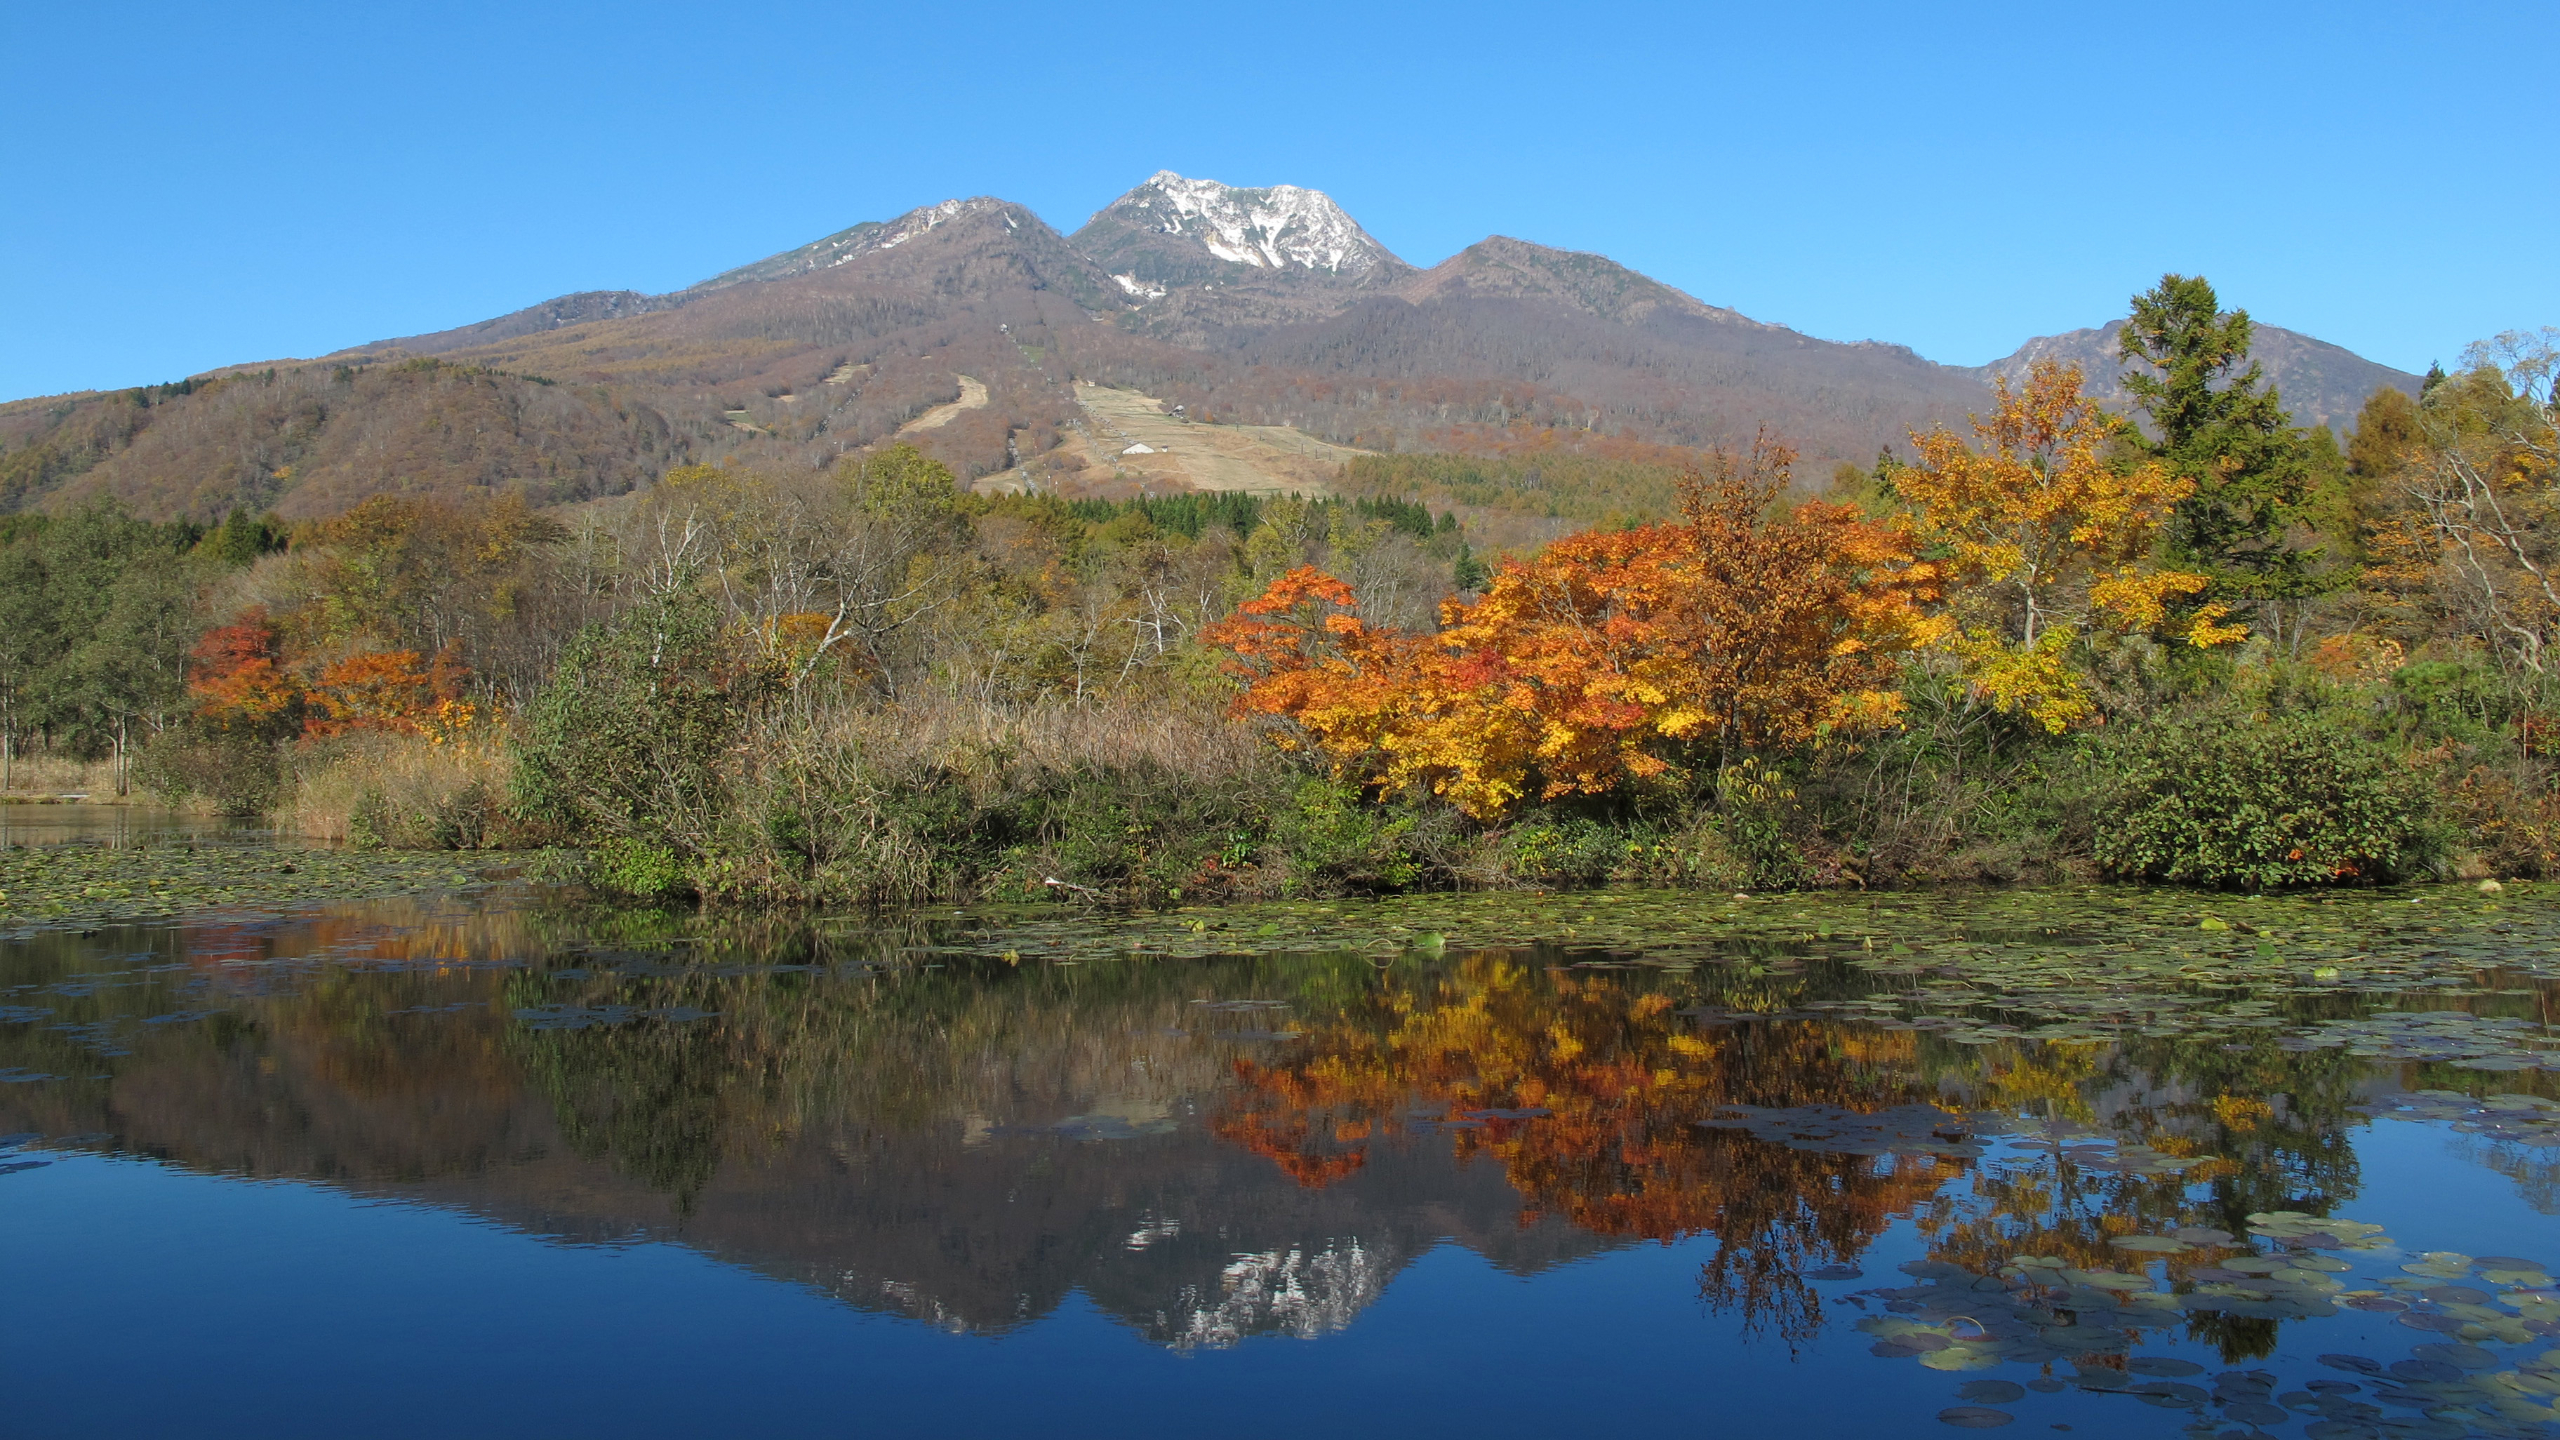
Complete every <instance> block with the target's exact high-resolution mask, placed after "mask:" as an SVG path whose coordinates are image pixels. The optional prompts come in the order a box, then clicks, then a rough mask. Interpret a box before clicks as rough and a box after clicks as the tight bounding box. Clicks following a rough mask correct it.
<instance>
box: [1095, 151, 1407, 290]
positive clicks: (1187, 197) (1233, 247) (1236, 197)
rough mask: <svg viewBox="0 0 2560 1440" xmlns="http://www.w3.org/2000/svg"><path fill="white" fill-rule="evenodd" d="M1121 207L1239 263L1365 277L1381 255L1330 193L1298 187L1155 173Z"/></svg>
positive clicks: (1159, 228)
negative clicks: (1246, 185)
mask: <svg viewBox="0 0 2560 1440" xmlns="http://www.w3.org/2000/svg"><path fill="white" fill-rule="evenodd" d="M1122 207H1126V209H1127V210H1134V211H1137V212H1140V216H1143V223H1145V224H1146V225H1147V227H1148V228H1150V229H1153V230H1156V231H1159V232H1161V233H1163V234H1166V235H1184V236H1188V237H1190V238H1191V239H1193V240H1196V241H1198V242H1199V243H1200V245H1201V247H1202V248H1204V249H1206V250H1207V251H1208V252H1209V253H1210V254H1212V255H1214V256H1216V257H1218V258H1219V259H1221V260H1227V261H1232V262H1234V263H1236V264H1239V265H1252V266H1255V267H1257V268H1262V269H1269V270H1286V269H1288V268H1290V267H1291V266H1299V267H1302V268H1305V269H1308V270H1323V271H1326V272H1328V273H1331V274H1335V275H1365V274H1367V273H1368V272H1369V271H1371V270H1374V269H1376V268H1377V267H1378V264H1379V263H1380V261H1381V260H1382V259H1384V258H1385V256H1386V250H1385V247H1383V246H1381V245H1379V244H1378V242H1377V241H1375V240H1372V239H1370V238H1369V235H1368V232H1366V231H1364V230H1362V229H1361V228H1360V226H1359V223H1358V222H1356V221H1354V220H1353V219H1352V218H1351V217H1350V216H1349V215H1347V214H1345V213H1343V210H1342V207H1341V206H1339V205H1336V204H1334V203H1333V199H1332V197H1331V196H1328V195H1326V194H1325V193H1324V192H1323V191H1321V190H1306V189H1301V188H1300V187H1298V186H1295V185H1273V186H1270V187H1268V188H1266V189H1259V190H1249V189H1244V188H1242V187H1239V186H1235V185H1222V184H1220V183H1219V182H1217V181H1215V180H1193V179H1189V178H1187V177H1184V176H1181V175H1176V174H1174V173H1173V172H1172V171H1170V170H1159V171H1157V172H1156V173H1155V174H1154V175H1152V176H1149V177H1148V178H1147V182H1146V183H1145V184H1144V185H1141V186H1139V187H1138V188H1137V189H1136V190H1133V191H1131V192H1130V193H1129V194H1128V195H1127V196H1126V197H1124V198H1123V199H1122V200H1121V201H1120V204H1119V206H1115V207H1114V208H1115V209H1117V208H1122ZM1132 218H1139V216H1133V217H1132ZM1124 287H1125V282H1124ZM1132 293H1135V291H1134V290H1132Z"/></svg>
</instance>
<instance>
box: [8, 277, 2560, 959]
mask: <svg viewBox="0 0 2560 1440" xmlns="http://www.w3.org/2000/svg"><path fill="white" fill-rule="evenodd" d="M2125 334H2126V337H2127V339H2126V344H2127V346H2128V357H2129V359H2130V360H2135V361H2142V360H2149V361H2152V362H2154V363H2152V364H2150V365H2146V366H2141V367H2139V368H2138V369H2137V370H2136V371H2135V372H2134V373H2132V374H2131V375H2130V376H2129V377H2128V385H2129V387H2130V388H2131V389H2132V390H2133V392H2134V395H2135V398H2136V401H2137V411H2136V414H2135V415H2133V416H2130V417H2127V416H2118V415H2114V414H2111V413H2108V412H2105V411H2102V410H2101V409H2099V407H2098V406H2097V405H2096V404H2095V402H2093V401H2091V400H2089V399H2088V398H2087V397H2086V394H2085V392H2084V389H2083V383H2084V378H2085V377H2083V376H2082V375H2080V374H2079V372H2078V371H2077V370H2075V369H2072V368H2070V367H2066V366H2060V365H2051V364H2044V365H2039V366H2038V367H2037V368H2036V369H2035V371H2034V373H2033V374H2032V375H2030V376H2029V377H2028V378H2027V379H2026V380H2024V381H2022V382H2020V383H2019V384H2017V385H2015V386H2010V385H2007V384H2005V383H2004V384H2003V386H2002V387H2001V390H2000V394H1999V403H1998V407H1997V409H1996V411H1995V412H1994V413H1991V414H1986V415H1983V416H1980V417H1977V419H1976V421H1975V424H1974V426H1973V429H1972V431H1971V433H1969V434H1957V433H1953V432H1947V431H1940V432H1936V433H1933V434H1930V435H1915V436H1913V437H1912V442H1911V445H1910V446H1909V447H1908V450H1907V452H1905V453H1903V454H1901V455H1899V456H1897V455H1896V454H1892V453H1888V454H1886V455H1883V456H1880V457H1879V458H1878V460H1877V462H1876V464H1875V465H1874V466H1873V467H1871V468H1860V467H1856V466H1846V465H1844V466H1842V467H1840V468H1839V470H1838V471H1836V472H1835V473H1834V474H1832V475H1831V476H1830V477H1828V479H1827V482H1816V481H1813V480H1810V479H1808V477H1804V476H1801V475H1799V474H1797V473H1796V472H1795V469H1794V465H1793V461H1794V457H1793V455H1792V454H1791V453H1790V452H1789V451H1788V449H1787V448H1786V447H1785V446H1784V445H1783V444H1782V443H1780V442H1778V441H1777V440H1775V439H1774V438H1770V437H1763V438H1762V439H1761V440H1760V441H1758V442H1756V443H1754V444H1752V445H1750V446H1747V447H1736V448H1733V449H1730V450H1723V451H1702V452H1700V453H1699V456H1698V458H1697V460H1696V462H1695V463H1694V464H1693V465H1688V466H1672V465H1665V464H1662V463H1659V462H1658V460H1657V459H1654V458H1648V459H1646V460H1642V461H1624V462H1617V461H1605V460H1596V459H1593V458H1591V457H1589V456H1580V457H1563V458H1561V459H1556V457H1549V458H1550V459H1554V460H1555V463H1553V464H1552V465H1547V464H1542V462H1541V459H1540V456H1539V453H1538V452H1537V451H1536V450H1535V449H1534V448H1523V449H1520V450H1517V451H1514V452H1510V453H1506V454H1505V455H1503V456H1500V457H1494V458H1469V457H1462V456H1437V455H1435V456H1397V455H1380V456H1364V457H1361V458H1359V459H1357V460H1354V461H1353V462H1351V463H1350V464H1348V465H1346V466H1345V468H1344V470H1343V473H1342V476H1341V478H1340V480H1339V481H1338V482H1337V486H1336V493H1335V494H1334V495H1331V496H1327V497H1321V498H1314V499H1307V498H1295V497H1290V498H1272V497H1255V496H1246V495H1237V494H1198V493H1184V494H1177V495H1168V496H1157V497H1142V498H1139V499H1133V500H1123V501H1101V500H1067V499H1060V498H1058V497H1055V496H1044V495H1008V496H979V495H973V494H967V493H964V492H963V491H962V490H961V489H960V487H959V486H958V485H957V483H956V481H955V479H954V477H953V475H952V474H951V472H950V471H949V470H947V469H946V468H944V467H943V466H942V465H940V464H939V463H937V462H936V461H934V460H933V459H931V458H930V457H929V456H927V455H925V454H923V453H920V452H919V451H917V450H915V449H913V448H911V447H909V446H905V445H896V446H891V447H889V448H886V449H882V450H878V451H873V452H865V453H858V454H854V455H851V456H848V457H846V458H845V459H844V460H843V461H842V462H841V463H840V464H838V465H837V466H836V467H835V468H833V469H832V470H828V471H825V472H822V473H813V474H763V473H751V472H748V471H745V470H737V469H723V468H714V467H707V466H694V467H685V468H680V469H677V470H674V471H671V472H669V473H668V474H667V475H666V476H664V477H663V478H662V479H661V480H660V481H659V482H658V483H657V484H656V485H655V486H653V487H651V488H649V489H647V490H645V491H642V492H639V493H636V494H634V495H632V496H629V497H625V499H624V500H623V501H621V502H618V503H616V504H613V505H609V506H590V507H582V508H579V509H577V510H574V511H564V512H548V511H539V510H536V509H533V508H531V507H530V506H528V505H527V504H526V502H525V501H524V500H523V499H522V497H521V496H517V495H510V494H506V493H496V494H494V495H493V497H492V498H490V499H489V500H487V501H485V502H480V503H476V504H463V505H449V504H440V503H427V502H412V501H407V500H401V499H397V498H384V499H377V500H373V501H368V502H366V503H365V504H364V505H362V506H359V507H358V508H357V509H355V510H353V511H350V512H348V513H347V514H345V515H342V516H339V517H336V518H333V519H329V520H325V521H318V522H308V523H303V524H297V525H293V526H286V525H284V524H282V523H280V522H278V521H275V520H274V519H272V518H271V517H270V518H266V519H260V518H256V517H251V516H248V515H246V514H245V513H235V514H233V515H232V516H230V517H229V518H228V519H227V520H224V521H223V522H222V523H220V524H217V525H213V526H210V527H206V526H203V525H196V524H190V523H185V522H179V523H172V524H154V523H149V522H145V521H141V520H138V519H134V518H132V517H130V516H127V515H125V514H123V513H121V512H119V511H117V510H115V509H113V508H112V507H108V506H92V507H90V508H86V509H80V510H75V511H70V512H66V513H64V514H61V515H53V516H14V517H6V518H0V605H5V606H6V607H7V612H8V613H5V614H0V637H5V638H0V650H5V652H6V653H0V738H5V742H6V743H5V747H0V748H5V754H0V769H4V770H6V771H7V774H6V775H5V776H0V786H5V787H9V788H11V789H26V788H32V787H33V786H34V785H37V784H41V785H43V786H51V785H54V784H55V783H56V782H57V780H64V781H65V782H66V788H72V787H71V786H70V785H69V784H68V783H67V782H68V781H70V780H76V781H77V785H78V788H85V789H87V790H88V792H89V793H90V794H91V795H92V796H93V797H95V798H105V797H108V796H131V795H141V794H148V795H151V796H153V797H155V798H157V799H159V800H161V801H163V802H165V803H172V804H177V805H182V806H188V807H192V808H196V809H199V810H203V811H207V812H216V813H224V814H239V815H257V816H269V817H272V818H273V820H274V823H275V824H276V825H277V827H278V828H279V830H280V831H282V832H285V833H288V834H292V835H297V836H302V837H306V838H310V839H314V840H318V841H323V842H328V843H332V844H337V845H343V846H345V847H348V849H349V850H350V851H352V852H365V851H376V850H385V851H419V852H441V851H476V850H517V849H528V850H529V849H540V848H544V847H559V848H564V849H567V850H572V851H576V852H579V853H582V854H584V855H585V856H586V860H585V862H584V872H583V873H584V877H585V878H586V879H587V880H588V881H590V882H591V883H593V884H595V885H597V886H600V887H602V888H604V889H607V890H610V891H614V892H619V893H622V894H627V895H632V896H639V897H650V898H687V899H696V900H699V901H700V902H702V903H704V904H706V905H712V906H726V907H747V906H758V905H775V906H804V905H805V906H828V905H845V904H852V905H896V904H904V903H914V902H925V901H933V902H948V903H970V902H980V901H995V902H1007V901H1032V900H1059V901H1071V902H1075V903H1079V904H1094V903H1102V904H1109V905H1114V906H1129V907H1140V908H1167V907H1177V906H1179V907H1189V906H1196V905H1203V904H1215V903H1224V902H1247V901H1265V900H1275V899H1284V898H1308V897H1326V896H1340V895H1363V894H1380V893H1391V892H1408V891H1425V890H1488V889H1531V890H1563V889H1574V888H1583V887H1592V886H1600V885H1610V884H1620V885H1633V886H1647V887H1671V888H1689V889H1695V890H1699V891H1727V892H1730V891H1751V892H1763V891H1770V890H1783V889H1794V888H1807V889H1810V888H1823V887H1846V888H1862V889H1887V888H1913V887H1924V886H1930V885H1943V884H1951V883H1978V882H1990V883H2052V882H2064V881H2074V882H2077V881H2088V880H2097V879H2112V880H2136V881H2157V882H2164V883H2169V884H2177V885H2187V886H2195V887H2202V888H2207V889H2223V890H2254V891H2264V890H2273V889H2283V888H2294V887H2313V886H2325V885H2366V884H2376V883H2388V882H2393V881H2401V880H2415V879H2464V880H2475V881H2476V880H2480V879H2486V878H2492V877H2506V878H2533V877H2540V876H2544V875H2548V874H2553V873H2555V872H2560V763H2555V761H2554V760H2553V758H2552V756H2551V753H2550V746H2551V733H2552V727H2553V725H2554V724H2555V723H2560V686H2555V683H2554V681H2553V679H2552V677H2551V674H2550V664H2551V661H2550V659H2549V657H2548V656H2547V655H2546V653H2545V652H2546V648H2547V646H2548V645H2549V644H2550V642H2551V641H2552V640H2554V639H2555V638H2560V582H2555V581H2554V580H2553V579H2552V578H2551V577H2552V575H2553V574H2554V567H2555V566H2560V504H2555V502H2560V489H2556V488H2555V486H2560V468H2555V459H2556V458H2560V446H2555V443H2554V433H2555V419H2560V401H2556V400H2555V398H2554V395H2553V381H2554V370H2555V368H2560V367H2556V366H2555V356H2554V343H2553V342H2554V340H2555V339H2560V336H2554V335H2553V334H2551V333H2548V332H2546V333H2545V334H2543V335H2541V336H2538V337H2537V336H2527V335H2511V336H2505V337H2501V338H2500V339H2499V340H2498V341H2495V342H2488V343H2485V344H2484V345H2482V346H2478V347H2475V348H2474V351H2473V352H2472V353H2471V354H2470V355H2469V356H2467V357H2466V364H2465V366H2464V368H2463V369H2462V370H2461V371H2460V372H2459V373H2456V374H2452V375H2444V374H2437V375H2432V376H2430V377H2429V381H2428V385H2427V389H2426V393H2425V394H2424V395H2423V396H2422V397H2418V398H2414V399H2413V398H2412V397H2410V396H2407V395H2405V394H2403V393H2402V392H2399V391H2397V390H2389V389H2386V390H2383V391H2380V392H2377V393H2376V395H2375V396H2374V397H2373V398H2372V400H2371V401H2370V402H2369V403H2368V404H2367V405H2366V406H2365V408H2364V412H2363V414H2362V415H2361V417H2360V418H2359V421H2358V425H2357V428H2356V430H2355V432H2354V434H2353V436H2352V438H2351V439H2350V441H2349V442H2348V443H2347V444H2345V445H2344V446H2341V445H2340V444H2339V443H2338V440H2337V438H2336V437H2335V436H2333V435H2332V434H2331V433H2330V432H2329V431H2328V430H2326V429H2325V428H2315V429H2310V430H2304V429H2298V428H2296V427H2294V426H2293V425H2292V424H2291V423H2290V419H2289V417H2288V416H2287V415H2286V413H2285V411H2284V409H2283V407H2282V402H2281V397H2279V396H2278V395H2276V394H2275V392H2274V391H2273V390H2272V389H2271V388H2269V387H2267V386H2266V385H2264V383H2263V382H2262V380H2261V378H2260V377H2259V375H2258V374H2257V372H2256V369H2255V367H2253V366H2251V365H2249V364H2248V361H2247V354H2248V348H2249V334H2250V329H2249V322H2248V320H2247V317H2246V315H2245V313H2242V312H2231V311H2224V310H2222V309H2220V308H2219V300H2218V298H2217V297H2216V296H2215V295H2214V293H2213V291H2212V289H2211V287H2210V286H2207V285H2205V284H2204V282H2202V281H2201V280H2195V279H2188V278H2182V277H2177V276H2170V277H2166V278H2164V280H2163V281H2162V284H2161V285H2160V286H2159V287H2158V288H2157V289H2155V290H2153V291H2151V292H2148V293H2146V294H2144V295H2142V296H2138V297H2136V298H2135V304H2134V315H2133V320H2132V322H2131V323H2130V324H2129V325H2128V327H2127V328H2126V331H2125ZM1531 515H1535V516H1540V517H1543V519H1544V521H1545V522H1547V523H1549V524H1550V526H1551V528H1552V529H1554V530H1555V531H1557V532H1558V533H1560V536H1561V538H1557V539H1554V540H1552V541H1551V542H1549V543H1547V544H1545V545H1544V546H1542V547H1540V548H1536V549H1533V550H1526V551H1522V552H1519V553H1512V554H1502V555H1488V554H1479V553H1478V552H1477V551H1476V550H1475V549H1474V548H1473V545H1472V543H1471V538H1470V537H1482V536H1483V535H1485V534H1488V533H1495V532H1500V531H1503V530H1505V529H1506V528H1516V527H1513V526H1511V525H1510V522H1512V521H1515V520H1517V519H1518V518H1519V517H1522V516H1531ZM1497 521H1500V522H1503V523H1500V524H1497V523H1493V522H1497ZM1577 527H1578V528H1577ZM1568 530H1569V531H1571V533H1562V532H1565V531H1568ZM446 863H450V862H449V861H448V862H446Z"/></svg>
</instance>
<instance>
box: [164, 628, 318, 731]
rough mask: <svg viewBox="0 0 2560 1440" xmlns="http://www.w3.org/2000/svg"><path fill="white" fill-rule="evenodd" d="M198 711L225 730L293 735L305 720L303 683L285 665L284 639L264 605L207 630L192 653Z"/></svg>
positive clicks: (191, 683)
mask: <svg viewBox="0 0 2560 1440" xmlns="http://www.w3.org/2000/svg"><path fill="white" fill-rule="evenodd" d="M187 692H188V693H189V694H190V695H193V696H194V697H195V702H196V713H197V715H198V716H200V717H201V718H203V719H204V720H205V721H206V722H207V723H209V724H211V725H213V726H215V727H217V728H219V729H223V730H234V731H247V732H252V733H259V734H265V735H267V736H268V738H271V739H272V738H276V737H277V736H279V735H287V734H291V733H292V732H293V731H294V730H296V729H297V728H299V727H300V725H301V723H302V709H303V691H302V682H301V681H300V680H299V679H298V678H297V677H296V676H294V675H293V674H292V672H290V671H288V670H287V669H285V667H284V641H283V636H282V634H281V632H280V631H279V630H278V629H277V627H276V624H275V622H274V621H273V620H270V619H269V618H268V616H267V608H266V607H265V606H263V605H257V606H252V607H251V608H249V609H247V610H244V611H242V612H240V617H239V618H238V619H237V620H235V621H233V622H232V623H231V624H228V625H217V626H215V627H214V628H213V629H210V630H207V631H206V632H205V633H204V637H203V638H202V639H200V640H198V641H197V642H196V648H195V650H194V651H193V653H191V654H189V655H188V657H187Z"/></svg>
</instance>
